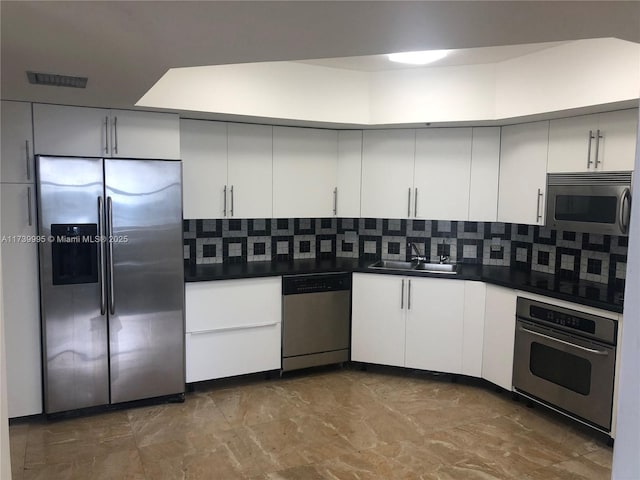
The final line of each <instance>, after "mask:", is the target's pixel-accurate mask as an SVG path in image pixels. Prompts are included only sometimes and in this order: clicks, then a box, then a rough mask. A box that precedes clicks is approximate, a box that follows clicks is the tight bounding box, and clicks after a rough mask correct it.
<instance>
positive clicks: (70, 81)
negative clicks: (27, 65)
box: [27, 72, 88, 88]
mask: <svg viewBox="0 0 640 480" xmlns="http://www.w3.org/2000/svg"><path fill="white" fill-rule="evenodd" d="M27 77H28V78H29V83H32V84H34V85H49V86H52V87H73V88H86V87H87V80H88V79H87V77H71V76H69V75H56V74H55V73H38V72H27Z"/></svg>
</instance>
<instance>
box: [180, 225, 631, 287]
mask: <svg viewBox="0 0 640 480" xmlns="http://www.w3.org/2000/svg"><path fill="white" fill-rule="evenodd" d="M627 242H628V240H627V237H618V236H612V235H598V234H591V233H577V232H565V231H560V230H551V229H548V228H545V227H539V226H533V225H519V224H511V223H498V222H456V221H440V220H389V219H380V218H289V219H282V218H278V219H216V220H184V258H185V260H188V261H189V262H191V263H196V264H207V263H223V262H225V263H227V262H228V263H236V262H254V261H265V260H267V261H268V260H281V261H287V260H293V259H302V258H334V257H347V258H361V259H364V260H372V261H373V260H379V259H384V260H409V259H410V258H411V256H412V254H413V252H414V251H412V248H411V244H413V245H415V247H416V248H417V249H418V251H419V252H420V254H421V255H422V256H426V257H427V258H430V259H432V260H435V259H437V258H438V257H439V256H440V255H448V256H449V257H450V261H451V262H461V263H471V264H483V265H502V266H512V267H514V268H519V269H524V270H535V271H539V272H545V273H553V274H558V275H561V276H562V277H565V278H575V279H578V278H580V279H584V280H591V281H595V282H600V283H612V284H613V283H615V284H619V285H620V286H622V285H623V284H624V280H625V272H626V266H627Z"/></svg>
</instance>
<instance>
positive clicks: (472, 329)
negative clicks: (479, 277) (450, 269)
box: [462, 280, 487, 378]
mask: <svg viewBox="0 0 640 480" xmlns="http://www.w3.org/2000/svg"><path fill="white" fill-rule="evenodd" d="M486 294H487V288H486V285H485V284H484V283H483V282H472V281H469V280H466V281H465V282H464V325H463V331H462V373H463V374H464V375H469V376H472V377H478V378H480V377H482V349H483V341H484V312H485V298H486Z"/></svg>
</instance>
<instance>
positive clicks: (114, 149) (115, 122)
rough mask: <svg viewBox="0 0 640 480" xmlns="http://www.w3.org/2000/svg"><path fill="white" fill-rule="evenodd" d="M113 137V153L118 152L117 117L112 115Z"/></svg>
mask: <svg viewBox="0 0 640 480" xmlns="http://www.w3.org/2000/svg"><path fill="white" fill-rule="evenodd" d="M113 137H114V139H115V143H114V145H113V153H115V154H116V155H117V154H118V117H113Z"/></svg>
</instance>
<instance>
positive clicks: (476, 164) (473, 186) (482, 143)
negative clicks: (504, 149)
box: [469, 127, 500, 222]
mask: <svg viewBox="0 0 640 480" xmlns="http://www.w3.org/2000/svg"><path fill="white" fill-rule="evenodd" d="M499 172H500V127H477V128H474V129H473V140H472V142H471V182H470V185H469V220H472V221H475V222H495V221H496V219H497V218H498V176H499Z"/></svg>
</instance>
